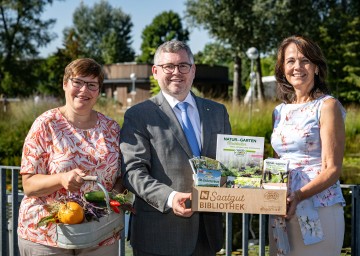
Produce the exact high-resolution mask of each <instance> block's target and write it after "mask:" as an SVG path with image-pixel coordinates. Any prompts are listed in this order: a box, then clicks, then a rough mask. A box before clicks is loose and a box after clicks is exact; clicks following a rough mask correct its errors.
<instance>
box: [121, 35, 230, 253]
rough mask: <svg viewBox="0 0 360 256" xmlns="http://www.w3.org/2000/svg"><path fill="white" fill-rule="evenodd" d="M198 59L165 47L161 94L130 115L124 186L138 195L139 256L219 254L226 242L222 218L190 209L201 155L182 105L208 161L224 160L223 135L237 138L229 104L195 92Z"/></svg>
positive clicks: (134, 234)
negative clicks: (194, 161) (219, 148)
mask: <svg viewBox="0 0 360 256" xmlns="http://www.w3.org/2000/svg"><path fill="white" fill-rule="evenodd" d="M195 70H196V67H195V64H194V57H193V54H192V52H191V50H190V48H189V47H188V46H187V45H186V44H184V43H183V42H180V41H169V42H165V43H164V44H162V45H161V46H160V47H159V48H158V49H157V51H156V53H155V56H154V65H153V67H152V72H153V75H154V78H155V79H156V80H157V81H158V83H159V86H160V89H161V92H160V93H159V94H158V95H156V96H155V97H153V98H151V99H149V100H147V101H145V102H142V103H140V104H137V105H135V106H133V107H131V108H130V109H128V110H127V111H126V113H125V117H124V123H123V127H122V130H121V136H120V137H121V144H120V147H121V152H122V155H123V175H124V176H123V178H124V185H125V187H126V188H128V189H129V190H130V191H131V192H133V193H134V194H135V202H134V207H135V210H136V214H135V215H132V216H131V221H130V242H131V246H132V247H133V252H134V255H135V256H137V255H142V256H150V255H179V256H180V255H181V256H190V255H197V256H200V255H204V256H210V255H215V254H216V252H217V251H219V250H220V249H221V248H222V245H223V234H224V231H223V227H222V216H221V214H219V213H205V212H204V213H201V212H192V211H191V208H189V207H187V201H189V200H190V199H191V189H192V185H193V178H192V169H191V167H190V164H189V159H190V158H192V157H193V156H194V155H197V153H194V152H193V151H192V147H190V144H189V142H188V140H187V137H186V135H185V133H184V131H183V129H182V125H183V121H182V113H181V110H180V109H179V108H178V107H177V106H178V105H177V104H178V103H179V102H187V103H185V104H187V106H188V107H187V114H188V117H189V118H190V121H191V124H192V128H193V130H194V131H195V136H196V139H195V141H196V142H195V144H196V147H198V150H200V152H201V155H202V156H207V157H210V158H214V159H215V157H216V139H217V134H231V127H230V122H229V115H228V113H227V110H226V108H225V106H224V105H222V104H219V103H216V102H214V101H211V100H207V99H203V98H200V97H197V96H195V95H194V94H193V93H191V92H190V89H191V86H192V82H193V80H194V77H195Z"/></svg>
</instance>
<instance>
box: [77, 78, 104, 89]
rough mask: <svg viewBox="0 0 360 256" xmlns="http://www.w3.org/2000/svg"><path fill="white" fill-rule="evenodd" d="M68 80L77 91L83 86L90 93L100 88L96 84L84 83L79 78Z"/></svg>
mask: <svg viewBox="0 0 360 256" xmlns="http://www.w3.org/2000/svg"><path fill="white" fill-rule="evenodd" d="M70 80H71V82H72V86H74V87H75V88H77V89H81V88H82V87H83V86H84V85H86V88H88V89H89V90H90V91H93V92H95V91H97V90H99V88H100V86H99V83H96V82H86V81H84V80H81V79H79V78H70Z"/></svg>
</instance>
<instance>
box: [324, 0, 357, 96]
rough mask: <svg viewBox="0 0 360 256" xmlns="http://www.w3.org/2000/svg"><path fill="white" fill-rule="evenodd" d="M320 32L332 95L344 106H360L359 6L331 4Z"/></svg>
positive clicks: (343, 3)
mask: <svg viewBox="0 0 360 256" xmlns="http://www.w3.org/2000/svg"><path fill="white" fill-rule="evenodd" d="M327 9H328V12H327V15H326V16H325V17H324V22H323V24H322V25H321V26H320V28H319V31H320V33H319V35H320V38H321V39H320V40H319V44H320V46H321V48H322V49H324V54H325V56H326V58H327V63H328V70H329V85H330V88H331V90H332V92H333V93H334V94H335V96H336V97H338V98H339V99H340V100H341V101H342V102H344V103H350V102H356V103H359V102H360V32H359V31H360V19H359V16H360V3H359V2H358V1H355V0H352V1H331V2H329V3H328V7H327Z"/></svg>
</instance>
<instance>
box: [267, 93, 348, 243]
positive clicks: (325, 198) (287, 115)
mask: <svg viewBox="0 0 360 256" xmlns="http://www.w3.org/2000/svg"><path fill="white" fill-rule="evenodd" d="M330 98H333V97H331V96H329V95H324V96H322V97H320V98H318V99H316V100H313V101H311V102H307V103H303V104H280V105H278V106H277V107H276V108H275V111H274V129H273V133H272V136H271V144H272V147H273V149H274V150H275V152H276V153H277V155H278V156H279V157H280V158H281V159H284V160H289V170H290V175H289V190H290V192H291V191H296V190H298V189H300V188H301V187H303V186H304V185H305V184H307V183H309V182H310V181H311V180H313V179H314V178H315V177H316V176H317V175H319V173H320V172H321V171H322V170H321V138H320V114H321V112H320V110H321V107H322V105H323V103H324V101H326V100H327V99H330ZM339 105H340V107H341V111H342V115H343V118H344V119H345V115H346V113H345V109H344V108H343V107H342V106H341V104H340V103H339ZM336 203H340V204H342V205H345V200H344V198H343V195H342V192H341V188H340V182H339V181H337V182H336V183H335V184H334V185H332V186H331V187H329V188H327V189H325V190H324V191H322V192H320V193H319V194H317V195H314V196H313V197H311V198H308V199H306V200H303V201H302V202H300V203H299V204H298V206H297V210H296V215H297V218H298V221H299V224H300V227H301V231H302V234H303V239H304V243H305V244H311V243H316V242H319V241H321V240H322V237H323V234H322V229H321V224H320V220H319V219H318V214H317V208H318V207H325V206H331V205H334V204H336Z"/></svg>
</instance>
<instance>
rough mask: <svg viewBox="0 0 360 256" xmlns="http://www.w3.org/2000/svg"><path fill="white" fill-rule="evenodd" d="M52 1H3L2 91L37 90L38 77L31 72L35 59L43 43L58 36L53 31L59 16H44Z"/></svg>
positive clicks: (0, 16) (0, 10)
mask: <svg viewBox="0 0 360 256" xmlns="http://www.w3.org/2000/svg"><path fill="white" fill-rule="evenodd" d="M52 3H53V0H41V1H39V0H28V1H17V0H7V1H1V4H0V78H1V86H0V93H4V94H7V95H8V96H19V95H27V94H29V93H31V92H32V91H33V90H34V88H33V86H34V84H35V82H36V79H33V77H32V76H31V75H32V72H33V68H34V65H33V63H32V61H31V60H32V59H33V58H35V57H37V56H38V54H39V52H38V49H39V48H40V47H43V46H46V45H47V44H48V43H49V42H50V41H51V40H52V39H53V38H55V34H52V33H50V32H49V29H50V28H51V27H52V26H53V25H54V23H55V20H54V19H49V20H46V21H43V20H41V19H40V17H41V14H42V12H43V11H44V8H45V6H46V5H47V4H52ZM19 74H21V75H19Z"/></svg>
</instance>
